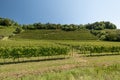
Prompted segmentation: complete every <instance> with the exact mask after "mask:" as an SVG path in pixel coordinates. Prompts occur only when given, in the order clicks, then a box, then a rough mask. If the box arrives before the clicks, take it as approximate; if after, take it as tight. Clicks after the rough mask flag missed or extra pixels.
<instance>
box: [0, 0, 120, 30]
mask: <svg viewBox="0 0 120 80" xmlns="http://www.w3.org/2000/svg"><path fill="white" fill-rule="evenodd" d="M0 17H4V18H10V19H13V20H15V21H17V22H18V23H20V24H32V23H36V22H41V23H47V22H49V23H60V24H87V23H93V22H96V21H110V22H112V23H114V24H116V25H117V27H118V28H120V0H0Z"/></svg>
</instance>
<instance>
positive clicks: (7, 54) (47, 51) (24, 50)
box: [0, 47, 70, 60]
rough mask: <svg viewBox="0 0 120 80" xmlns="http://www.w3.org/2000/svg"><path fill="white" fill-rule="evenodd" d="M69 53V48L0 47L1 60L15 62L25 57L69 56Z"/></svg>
mask: <svg viewBox="0 0 120 80" xmlns="http://www.w3.org/2000/svg"><path fill="white" fill-rule="evenodd" d="M69 51H70V50H69V48H67V47H13V48H11V47H9V48H6V47H3V48H2V47H0V58H3V59H7V58H12V59H13V60H15V59H19V58H23V57H26V58H30V57H40V56H56V55H67V54H68V53H69Z"/></svg>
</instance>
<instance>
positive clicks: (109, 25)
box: [85, 21, 116, 30]
mask: <svg viewBox="0 0 120 80" xmlns="http://www.w3.org/2000/svg"><path fill="white" fill-rule="evenodd" d="M85 27H86V29H89V30H104V29H116V25H114V24H113V23H110V22H104V21H101V22H95V23H92V24H86V25H85Z"/></svg>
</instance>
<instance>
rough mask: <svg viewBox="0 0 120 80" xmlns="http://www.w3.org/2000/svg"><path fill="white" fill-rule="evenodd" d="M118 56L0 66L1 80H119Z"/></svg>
mask: <svg viewBox="0 0 120 80" xmlns="http://www.w3.org/2000/svg"><path fill="white" fill-rule="evenodd" d="M119 57H120V55H118V56H101V57H71V58H69V59H63V60H53V61H40V62H28V63H20V64H9V65H1V66H0V79H1V80H56V79H57V80H119V79H120V77H119V75H120V58H119Z"/></svg>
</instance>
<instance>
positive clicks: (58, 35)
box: [12, 30, 97, 40]
mask: <svg viewBox="0 0 120 80" xmlns="http://www.w3.org/2000/svg"><path fill="white" fill-rule="evenodd" d="M12 39H37V40H97V37H95V36H94V35H93V34H91V33H90V31H89V30H77V31H63V30H25V31H24V32H22V33H20V34H17V35H15V36H14V37H13V38H12Z"/></svg>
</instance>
